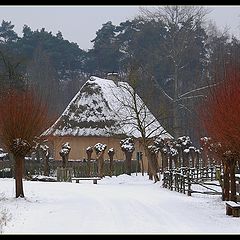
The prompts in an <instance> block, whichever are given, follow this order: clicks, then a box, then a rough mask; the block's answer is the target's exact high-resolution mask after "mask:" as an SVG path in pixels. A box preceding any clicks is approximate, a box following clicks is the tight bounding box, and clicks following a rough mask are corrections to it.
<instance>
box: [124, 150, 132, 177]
mask: <svg viewBox="0 0 240 240" xmlns="http://www.w3.org/2000/svg"><path fill="white" fill-rule="evenodd" d="M125 157H126V159H125V167H126V174H127V175H131V173H132V152H128V151H125Z"/></svg>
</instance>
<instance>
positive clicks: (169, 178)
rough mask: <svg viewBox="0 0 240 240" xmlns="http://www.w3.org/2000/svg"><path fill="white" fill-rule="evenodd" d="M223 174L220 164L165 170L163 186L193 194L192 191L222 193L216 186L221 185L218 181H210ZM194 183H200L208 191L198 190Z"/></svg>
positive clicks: (189, 194)
mask: <svg viewBox="0 0 240 240" xmlns="http://www.w3.org/2000/svg"><path fill="white" fill-rule="evenodd" d="M220 175H221V168H220V166H214V167H213V166H211V167H204V168H187V167H182V168H178V169H169V170H167V171H164V172H163V187H165V188H169V189H170V190H175V191H178V192H181V193H184V194H185V193H187V194H188V196H191V194H192V193H203V194H222V193H221V192H220V191H219V190H216V189H215V188H214V187H219V188H220V187H221V186H220V184H218V183H211V182H209V181H214V180H219V179H218V177H219V176H220ZM193 185H198V187H199V186H200V187H201V188H202V189H206V191H204V190H202V191H200V190H196V189H194V188H193Z"/></svg>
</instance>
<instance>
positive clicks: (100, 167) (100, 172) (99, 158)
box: [97, 152, 104, 177]
mask: <svg viewBox="0 0 240 240" xmlns="http://www.w3.org/2000/svg"><path fill="white" fill-rule="evenodd" d="M103 154H104V153H103V152H100V153H99V154H98V156H97V163H98V176H99V177H104V172H103V167H104V159H103Z"/></svg>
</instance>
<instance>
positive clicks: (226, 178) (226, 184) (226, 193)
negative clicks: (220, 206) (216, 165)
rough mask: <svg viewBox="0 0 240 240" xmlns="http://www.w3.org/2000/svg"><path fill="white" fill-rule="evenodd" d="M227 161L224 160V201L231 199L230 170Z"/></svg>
mask: <svg viewBox="0 0 240 240" xmlns="http://www.w3.org/2000/svg"><path fill="white" fill-rule="evenodd" d="M228 169H229V168H228V166H227V164H226V162H223V201H228V200H229V190H230V189H229V187H230V185H229V170H228Z"/></svg>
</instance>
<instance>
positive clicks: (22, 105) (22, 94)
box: [0, 88, 49, 197]
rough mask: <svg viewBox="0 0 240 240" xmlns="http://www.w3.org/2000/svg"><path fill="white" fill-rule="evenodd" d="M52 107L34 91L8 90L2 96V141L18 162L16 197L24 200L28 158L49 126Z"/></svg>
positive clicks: (0, 101)
mask: <svg viewBox="0 0 240 240" xmlns="http://www.w3.org/2000/svg"><path fill="white" fill-rule="evenodd" d="M48 114H49V112H48V104H47V102H45V101H43V99H42V98H41V97H39V96H38V94H37V92H36V91H34V90H33V89H31V88H28V89H25V90H16V89H6V91H3V93H2V95H1V96H0V138H1V143H2V144H3V146H4V148H5V149H6V150H7V151H8V152H9V153H10V154H12V155H13V157H14V161H15V186H16V197H24V191H23V181H22V178H23V170H24V169H23V168H24V158H25V156H26V155H27V154H29V153H30V152H31V150H32V148H33V147H34V145H35V138H36V137H37V136H39V135H40V134H41V133H42V131H43V130H44V129H46V128H47V126H48V123H49V121H48V120H49V118H48V116H49V115H48Z"/></svg>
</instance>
